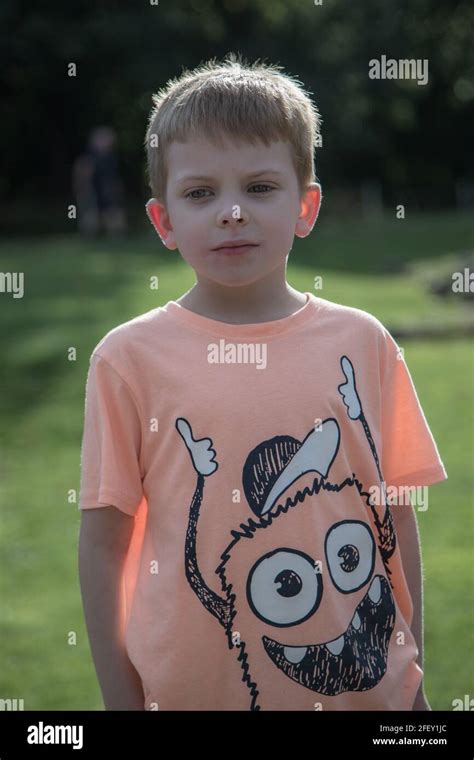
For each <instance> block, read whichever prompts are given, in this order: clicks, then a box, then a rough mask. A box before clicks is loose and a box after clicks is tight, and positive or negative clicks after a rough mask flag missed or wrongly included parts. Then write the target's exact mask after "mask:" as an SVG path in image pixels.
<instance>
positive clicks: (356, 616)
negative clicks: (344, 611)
mask: <svg viewBox="0 0 474 760" xmlns="http://www.w3.org/2000/svg"><path fill="white" fill-rule="evenodd" d="M361 625H362V622H361V619H360V616H359V613H358V612H357V610H356V611H355V612H354V617H353V618H352V627H353V628H355V629H356V631H358V630H359V628H360V627H361Z"/></svg>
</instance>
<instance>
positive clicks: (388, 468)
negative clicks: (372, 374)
mask: <svg viewBox="0 0 474 760" xmlns="http://www.w3.org/2000/svg"><path fill="white" fill-rule="evenodd" d="M383 333H384V345H383V348H382V357H383V359H382V365H383V366H382V386H381V387H382V402H381V403H382V411H381V414H382V426H381V427H382V462H381V465H382V474H383V476H384V480H385V483H386V485H387V486H389V485H393V486H402V485H406V486H428V485H432V484H433V483H438V482H440V481H442V480H446V479H447V477H448V476H447V473H446V470H445V467H444V464H443V462H442V460H441V457H440V455H439V452H438V448H437V446H436V443H435V440H434V438H433V435H432V433H431V430H430V428H429V425H428V422H427V420H426V417H425V414H424V412H423V409H422V407H421V404H420V401H419V399H418V395H417V392H416V389H415V386H414V384H413V380H412V378H411V375H410V372H409V370H408V367H407V364H406V362H405V359H404V357H403V352H402V351H401V350H400V348H399V347H398V345H397V343H396V342H395V340H394V339H393V337H392V336H391V335H390V333H389V332H388V330H386V329H385V328H384V329H383Z"/></svg>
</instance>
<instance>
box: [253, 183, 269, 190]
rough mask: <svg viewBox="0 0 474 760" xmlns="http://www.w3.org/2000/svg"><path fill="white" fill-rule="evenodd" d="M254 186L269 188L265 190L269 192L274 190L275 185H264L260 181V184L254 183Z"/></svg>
mask: <svg viewBox="0 0 474 760" xmlns="http://www.w3.org/2000/svg"><path fill="white" fill-rule="evenodd" d="M252 187H265V188H267V189H266V190H265V191H264V192H268V190H273V187H272V186H271V185H264V184H262V183H260V184H258V185H252ZM250 189H251V188H250Z"/></svg>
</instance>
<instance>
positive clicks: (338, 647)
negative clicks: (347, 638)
mask: <svg viewBox="0 0 474 760" xmlns="http://www.w3.org/2000/svg"><path fill="white" fill-rule="evenodd" d="M326 646H327V648H328V649H329V651H330V652H331V654H341V652H342V650H343V648H344V634H342V635H341V636H339V638H338V639H334V640H333V641H328V642H327V644H326Z"/></svg>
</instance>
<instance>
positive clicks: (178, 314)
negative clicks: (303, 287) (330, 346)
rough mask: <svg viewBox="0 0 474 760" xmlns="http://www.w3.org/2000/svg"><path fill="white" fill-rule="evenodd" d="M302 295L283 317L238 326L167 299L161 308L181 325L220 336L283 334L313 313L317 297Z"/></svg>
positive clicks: (296, 326)
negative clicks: (291, 312)
mask: <svg viewBox="0 0 474 760" xmlns="http://www.w3.org/2000/svg"><path fill="white" fill-rule="evenodd" d="M304 294H305V296H306V302H305V303H304V304H303V305H302V306H301V307H300V308H299V309H297V310H296V311H295V312H293V314H290V315H288V316H287V317H283V318H282V319H275V320H272V321H270V322H251V323H248V324H241V325H240V324H239V325H237V324H231V323H229V322H221V321H219V320H217V319H210V318H209V317H204V316H202V315H201V314H196V312H194V311H191V310H190V309H187V308H186V307H185V306H182V305H181V304H179V303H178V302H177V301H168V303H167V304H166V305H165V306H163V307H162V308H163V310H164V311H165V312H166V313H168V314H169V316H171V317H173V318H176V319H177V320H179V321H180V322H182V323H183V324H187V325H188V326H189V327H191V328H194V329H196V330H199V331H200V332H205V333H210V334H212V335H221V336H223V337H229V338H238V337H242V338H248V337H253V338H256V337H272V336H274V335H283V334H285V333H288V332H292V331H293V330H296V329H298V328H299V327H301V326H303V325H304V324H306V322H307V321H308V320H310V319H311V318H312V317H313V316H314V315H315V313H316V311H317V310H318V309H319V305H320V299H319V298H316V296H315V295H314V294H313V293H311V292H309V291H304Z"/></svg>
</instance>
